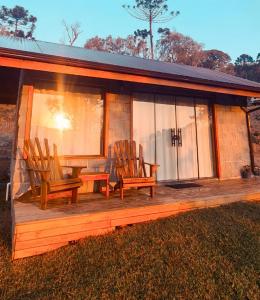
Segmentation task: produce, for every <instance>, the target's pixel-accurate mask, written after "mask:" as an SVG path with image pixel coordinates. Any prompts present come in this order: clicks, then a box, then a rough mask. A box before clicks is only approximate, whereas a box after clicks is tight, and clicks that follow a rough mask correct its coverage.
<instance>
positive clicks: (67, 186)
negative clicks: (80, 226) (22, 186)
mask: <svg viewBox="0 0 260 300" xmlns="http://www.w3.org/2000/svg"><path fill="white" fill-rule="evenodd" d="M44 145H45V153H44V152H43V149H42V147H41V144H40V141H39V139H38V138H35V144H34V141H33V140H26V141H25V143H24V152H25V161H26V165H27V168H28V172H29V178H30V184H31V189H32V194H33V195H34V196H40V198H41V209H46V208H47V202H48V195H49V194H53V193H60V192H64V191H72V193H71V197H70V198H69V199H70V200H69V203H71V199H72V202H77V199H78V188H79V187H80V186H81V185H82V182H81V179H80V178H79V177H78V176H79V173H80V171H81V168H82V167H77V166H76V167H74V166H72V167H70V168H72V176H71V178H65V177H64V175H63V172H62V167H61V165H60V162H59V157H58V153H57V146H56V145H53V155H51V154H50V148H49V144H48V140H47V139H44Z"/></svg>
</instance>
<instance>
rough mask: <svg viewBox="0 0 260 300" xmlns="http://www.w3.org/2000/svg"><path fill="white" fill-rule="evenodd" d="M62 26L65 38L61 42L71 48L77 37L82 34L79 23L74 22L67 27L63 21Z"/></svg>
mask: <svg viewBox="0 0 260 300" xmlns="http://www.w3.org/2000/svg"><path fill="white" fill-rule="evenodd" d="M62 24H63V27H64V29H65V35H66V37H64V38H63V39H62V41H61V42H62V43H63V44H67V43H68V44H69V45H70V46H73V45H74V43H75V42H76V40H77V39H78V37H79V35H80V34H81V33H82V31H80V23H78V22H75V23H74V24H71V25H68V23H67V22H66V21H64V20H63V21H62Z"/></svg>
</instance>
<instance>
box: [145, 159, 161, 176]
mask: <svg viewBox="0 0 260 300" xmlns="http://www.w3.org/2000/svg"><path fill="white" fill-rule="evenodd" d="M144 164H145V165H148V166H150V176H151V177H155V176H156V172H157V169H158V168H159V167H160V165H157V164H150V163H147V162H144Z"/></svg>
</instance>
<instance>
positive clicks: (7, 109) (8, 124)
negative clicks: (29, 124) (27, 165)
mask: <svg viewBox="0 0 260 300" xmlns="http://www.w3.org/2000/svg"><path fill="white" fill-rule="evenodd" d="M15 112H16V106H15V105H12V104H0V182H1V183H3V182H8V181H9V180H10V164H11V156H12V144H13V137H14V126H15Z"/></svg>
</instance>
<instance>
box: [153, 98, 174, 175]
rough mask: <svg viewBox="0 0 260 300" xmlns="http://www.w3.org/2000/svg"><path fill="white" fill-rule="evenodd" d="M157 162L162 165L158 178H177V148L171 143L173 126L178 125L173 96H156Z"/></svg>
mask: <svg viewBox="0 0 260 300" xmlns="http://www.w3.org/2000/svg"><path fill="white" fill-rule="evenodd" d="M155 120H156V121H155V123H156V163H157V164H159V165H160V167H159V169H158V172H157V179H158V180H176V179H177V178H178V176H177V148H176V147H173V146H172V143H171V128H175V127H176V119H175V100H174V97H171V96H163V95H160V96H156V100H155Z"/></svg>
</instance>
